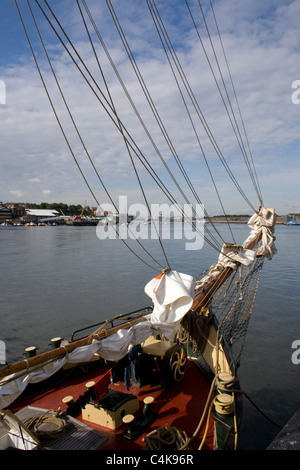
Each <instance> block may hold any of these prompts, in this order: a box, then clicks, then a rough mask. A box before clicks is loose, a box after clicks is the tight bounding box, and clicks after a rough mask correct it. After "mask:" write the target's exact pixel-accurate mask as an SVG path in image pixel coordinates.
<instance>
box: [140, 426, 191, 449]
mask: <svg viewBox="0 0 300 470" xmlns="http://www.w3.org/2000/svg"><path fill="white" fill-rule="evenodd" d="M143 440H144V441H145V442H146V444H145V446H144V448H143V449H144V450H167V449H178V450H180V449H182V448H184V449H192V447H189V446H187V444H188V443H189V441H190V438H189V437H188V435H187V434H186V432H185V431H183V430H182V429H178V428H176V427H175V426H169V427H168V426H162V427H159V428H157V429H155V430H154V431H152V432H150V433H149V434H147V436H145V437H144V438H143Z"/></svg>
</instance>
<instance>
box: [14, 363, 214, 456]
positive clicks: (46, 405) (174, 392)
mask: <svg viewBox="0 0 300 470" xmlns="http://www.w3.org/2000/svg"><path fill="white" fill-rule="evenodd" d="M106 372H107V369H100V370H94V371H93V372H90V373H89V374H88V375H85V376H84V375H83V374H82V375H81V376H80V375H79V376H77V377H73V378H69V379H68V380H66V381H64V382H62V383H61V384H53V386H52V387H51V388H49V389H47V390H45V391H41V392H39V393H36V394H35V395H32V396H31V397H30V400H29V398H28V396H24V397H22V396H21V397H20V398H19V399H18V400H17V402H16V403H15V404H14V406H12V407H10V409H11V410H12V411H14V412H15V411H17V410H20V409H22V408H24V407H25V406H28V405H30V406H34V407H38V408H43V409H48V410H57V409H58V408H59V407H60V408H61V410H62V411H65V410H66V408H67V405H65V404H64V403H63V402H62V400H63V398H64V397H66V396H68V395H71V396H73V397H74V400H77V399H78V398H79V397H80V396H81V395H82V394H83V393H84V392H85V390H86V387H85V384H86V383H87V382H88V381H90V380H95V381H97V380H98V379H99V378H100V377H101V376H104V374H105V373H106ZM71 377H72V375H71ZM110 387H111V388H113V389H114V390H118V391H121V392H124V393H130V394H133V395H135V396H136V397H137V398H138V399H139V402H140V405H139V410H138V411H137V412H136V413H135V415H136V417H138V416H139V415H141V413H142V408H143V406H144V405H143V400H144V398H145V397H147V396H152V397H153V398H154V402H153V404H152V409H153V411H154V412H155V413H156V419H155V421H153V422H152V423H150V424H149V426H147V427H146V428H145V430H144V432H143V433H142V434H141V435H140V436H138V437H137V438H136V439H135V440H134V441H130V440H128V439H126V438H124V437H123V436H122V434H123V432H124V430H125V429H126V425H125V424H123V425H122V426H121V427H120V428H119V429H117V430H115V431H113V430H109V429H108V428H106V427H104V426H99V425H96V424H91V423H90V422H84V421H83V420H82V417H81V415H79V416H77V417H76V419H77V420H78V421H81V422H84V423H85V424H87V425H88V426H90V427H92V428H93V429H95V430H97V431H99V432H100V433H101V434H102V435H103V436H105V437H106V438H107V439H106V442H100V444H99V449H102V450H116V449H118V450H139V449H142V448H143V447H144V445H145V443H144V441H143V437H144V436H145V435H146V434H148V433H149V432H150V431H152V430H154V429H156V428H157V427H160V426H175V427H177V428H179V429H181V430H184V431H185V432H186V433H187V435H188V436H189V437H191V436H192V434H193V432H194V431H195V429H196V427H197V425H198V423H199V420H200V419H201V415H202V412H203V409H204V406H205V401H206V397H207V395H208V392H209V388H210V386H209V383H208V382H207V381H206V380H205V379H204V377H203V375H202V374H201V372H200V370H199V369H198V367H196V365H195V364H193V363H192V362H191V361H189V362H188V366H187V370H186V373H185V375H184V377H183V379H182V380H181V381H180V382H178V383H176V384H175V385H174V386H173V387H172V388H171V389H170V390H169V391H165V390H164V389H163V388H162V386H161V385H159V384H158V385H155V386H151V385H145V386H142V387H137V386H131V387H130V390H129V391H127V390H126V389H125V384H124V382H123V381H120V382H118V383H116V384H111V385H110ZM205 424H206V421H205V422H204V426H203V427H202V428H204V427H205ZM203 432H204V431H203V429H202V430H201V432H200V435H198V436H197V437H196V438H195V439H193V442H192V447H193V449H194V450H196V449H197V448H198V447H199V444H200V442H201V435H202V433H203ZM212 445H213V421H212V419H211V420H210V426H209V431H208V434H207V438H206V440H205V444H204V446H203V449H212Z"/></svg>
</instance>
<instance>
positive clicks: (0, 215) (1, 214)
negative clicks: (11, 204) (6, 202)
mask: <svg viewBox="0 0 300 470" xmlns="http://www.w3.org/2000/svg"><path fill="white" fill-rule="evenodd" d="M11 218H12V211H11V210H10V209H9V208H8V207H4V206H3V205H2V202H0V221H2V222H4V221H5V220H10V219H11Z"/></svg>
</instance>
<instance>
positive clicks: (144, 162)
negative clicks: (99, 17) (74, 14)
mask: <svg viewBox="0 0 300 470" xmlns="http://www.w3.org/2000/svg"><path fill="white" fill-rule="evenodd" d="M44 1H45V4H46V5H47V7H48V9H49V10H50V12H51V13H52V15H53V17H54V19H55V20H56V22H57V23H58V25H59V27H60V28H61V29H62V31H63V33H64V35H65V36H66V39H67V41H68V42H69V44H70V45H71V48H72V49H73V50H74V52H75V54H76V55H77V57H78V59H79V60H80V62H81V63H82V65H83V67H84V68H85V70H86V71H87V73H88V75H89V76H90V77H91V79H92V81H93V83H94V84H95V85H96V88H97V89H98V90H99V92H100V94H101V96H102V98H103V100H104V101H105V103H104V102H103V101H102V100H101V98H100V97H99V96H98V95H97V93H96V91H95V90H94V88H93V87H92V85H91V84H90V82H89V81H88V80H87V77H86V76H85V75H84V73H83V71H82V69H81V68H80V67H79V65H78V64H77V62H76V60H75V59H74V57H73V56H72V54H71V53H70V51H69V50H68V48H67V47H66V45H65V44H64V42H63V40H62V39H61V37H60V36H59V34H58V33H57V31H56V30H55V28H54V26H53V24H52V23H51V21H50V20H49V18H48V16H47V14H46V13H45V11H44V10H43V8H42V7H41V5H40V3H39V1H38V0H35V2H36V4H37V5H38V6H39V8H40V10H41V11H42V13H43V15H44V16H45V18H46V20H47V21H48V23H49V24H50V27H51V28H52V30H53V31H54V33H55V34H56V36H57V38H58V39H59V41H60V42H61V44H62V45H63V47H64V48H65V50H66V52H67V53H68V54H69V56H70V58H71V59H72V61H73V62H74V64H75V66H76V67H77V68H78V70H79V72H80V73H81V74H82V76H83V78H84V79H85V80H86V82H87V84H88V86H89V87H90V88H91V90H92V91H93V93H94V94H95V96H96V98H97V99H98V101H99V102H100V104H101V105H102V106H103V107H104V109H105V111H106V112H107V114H108V115H109V117H110V118H111V120H112V121H113V123H114V124H115V126H116V127H117V128H118V130H120V127H119V124H118V122H116V121H115V118H114V115H115V114H114V110H113V108H112V106H111V105H110V104H109V103H108V101H107V99H106V98H105V96H104V94H103V92H102V91H101V89H100V88H99V86H98V84H97V83H96V82H95V80H94V78H93V76H92V75H91V73H90V71H89V70H88V69H87V67H86V65H85V64H84V62H83V61H82V59H81V57H80V55H79V54H78V52H77V51H76V49H75V47H74V45H73V44H72V42H71V41H70V39H69V37H68V36H67V34H66V33H65V31H64V29H63V28H62V26H61V24H60V22H59V21H58V19H57V17H56V15H55V14H54V12H53V10H52V9H51V8H50V6H49V4H48V2H47V1H46V0H44ZM122 128H123V131H125V134H126V137H125V138H126V141H127V143H128V145H129V146H130V148H131V149H132V150H133V152H134V153H135V155H136V156H137V157H138V159H139V160H140V162H141V163H142V165H143V166H144V167H145V169H146V170H147V171H148V173H149V174H150V175H151V176H152V178H153V179H154V181H155V182H156V184H157V185H158V186H159V187H160V188H161V190H162V191H163V193H164V194H165V195H166V196H167V198H168V199H169V200H170V201H171V202H172V203H173V204H174V205H175V206H176V208H177V209H178V211H179V213H182V214H183V215H184V216H185V214H184V212H183V211H182V208H181V207H179V206H178V203H177V202H176V200H175V199H174V197H173V196H172V195H171V193H170V192H169V191H168V189H167V188H166V187H165V185H164V184H163V183H162V181H161V179H160V178H159V176H158V175H157V173H156V172H155V171H154V169H153V168H152V166H151V165H150V164H149V162H148V161H147V159H146V158H145V156H144V155H143V153H142V152H141V151H140V149H139V148H138V147H137V145H136V144H135V142H134V141H133V139H132V137H131V136H130V134H129V132H128V131H127V129H126V128H125V126H124V125H122ZM185 217H186V216H185ZM186 219H187V220H189V218H187V217H186ZM193 226H194V228H195V230H197V231H198V232H199V234H200V235H201V236H203V234H202V232H201V231H199V230H198V229H197V227H195V225H194V224H193ZM204 239H205V240H206V242H207V243H208V244H209V245H210V246H212V247H213V248H214V249H215V250H216V251H218V252H220V247H217V246H216V245H214V244H213V243H212V242H211V241H210V240H208V239H207V237H205V236H204ZM124 243H125V242H124Z"/></svg>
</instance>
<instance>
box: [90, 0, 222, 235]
mask: <svg viewBox="0 0 300 470" xmlns="http://www.w3.org/2000/svg"><path fill="white" fill-rule="evenodd" d="M82 1H84V0H82ZM84 3H85V1H84ZM106 3H107V5H108V8H109V11H110V13H111V16H112V18H113V21H114V24H115V27H116V29H117V31H118V33H119V36H120V38H121V41H122V43H123V45H124V48H125V50H126V52H127V55H128V58H129V60H130V62H131V65H132V68H133V70H134V72H135V74H136V76H137V79H138V82H139V84H140V86H141V88H142V90H143V92H144V94H145V96H146V99H147V102H148V104H149V106H150V109H151V111H152V113H153V115H154V117H155V119H156V122H157V123H158V126H159V128H160V130H161V132H162V134H163V136H164V138H165V140H166V142H167V145H168V147H169V149H170V151H171V154H172V155H173V157H174V159H175V161H176V163H177V165H178V167H179V169H180V171H181V173H182V174H183V176H184V179H185V180H186V182H187V184H188V186H189V188H190V189H191V192H192V194H193V195H194V197H195V199H196V201H197V202H198V203H199V204H201V205H203V204H202V202H201V200H200V198H199V196H198V195H197V193H196V190H195V188H194V186H193V185H192V183H191V181H190V179H189V177H188V175H187V173H186V171H185V169H184V166H183V164H182V162H181V160H180V158H179V156H178V154H177V152H176V150H175V148H174V146H173V144H172V141H171V139H170V137H169V135H168V133H167V130H166V128H165V126H164V124H163V122H162V120H161V118H160V115H159V113H158V110H157V108H156V106H155V104H154V102H153V99H152V98H151V95H150V93H149V90H148V87H147V85H146V83H145V81H144V79H143V77H142V74H141V72H140V70H139V67H138V65H137V63H136V61H135V58H134V56H133V53H132V51H131V49H130V46H129V44H128V41H127V39H126V37H125V34H124V31H123V29H122V27H121V25H120V22H119V20H118V16H117V14H116V12H115V10H114V8H113V6H112V4H111V1H110V0H106ZM98 33H99V31H98ZM99 39H100V38H99ZM100 40H101V44H102V45H103V44H104V41H103V39H102V38H101V39H100ZM105 50H106V53H107V54H108V51H107V49H106V48H105ZM108 58H109V60H110V62H111V64H112V66H113V68H114V71H115V73H116V75H117V77H118V78H119V80H120V75H119V74H118V72H117V70H116V67H115V65H114V64H113V61H112V59H111V57H110V56H108ZM121 85H122V87H123V89H124V91H125V85H124V83H123V82H122V81H121ZM125 93H126V96H127V98H128V99H129V101H130V103H131V105H132V107H133V108H134V110H135V112H136V113H138V111H137V109H136V107H135V106H134V104H133V103H132V100H131V98H130V95H129V94H128V93H127V91H125ZM138 118H139V119H140V121H141V120H142V119H141V116H140V114H139V113H138ZM146 132H147V134H148V135H149V133H148V131H146ZM149 138H150V140H151V141H152V144H153V146H154V148H155V149H156V151H157V153H158V155H159V158H160V159H161V161H162V162H163V164H164V166H165V168H166V169H167V171H168V173H169V175H170V176H171V178H172V180H173V182H174V183H175V185H176V187H177V189H178V190H179V192H180V193H181V195H182V196H183V197H184V199H185V201H186V202H189V200H188V199H187V197H186V196H185V194H184V193H183V190H182V188H181V186H180V185H179V183H178V182H177V181H176V179H175V177H174V176H173V174H172V173H171V170H170V168H169V167H168V165H167V164H166V162H165V160H164V159H163V157H162V155H161V153H160V152H159V150H158V149H157V147H156V145H155V144H154V142H153V140H152V138H151V137H150V136H149ZM204 213H205V215H206V217H207V218H208V219H210V218H209V214H208V213H207V211H206V209H205V208H204ZM194 215H195V216H197V213H196V212H194ZM210 222H211V224H212V225H213V226H214V224H213V222H212V221H211V220H210ZM214 228H215V226H214ZM215 230H216V232H217V233H218V235H219V236H220V238H221V239H222V240H223V238H222V236H221V234H220V233H219V231H218V230H217V229H216V228H215ZM210 236H211V237H212V235H211V234H210ZM212 238H213V237H212ZM215 242H216V243H218V242H217V241H216V240H215ZM223 242H224V240H223Z"/></svg>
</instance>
